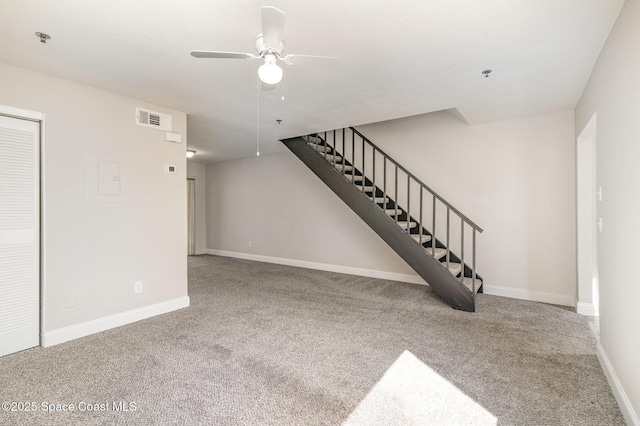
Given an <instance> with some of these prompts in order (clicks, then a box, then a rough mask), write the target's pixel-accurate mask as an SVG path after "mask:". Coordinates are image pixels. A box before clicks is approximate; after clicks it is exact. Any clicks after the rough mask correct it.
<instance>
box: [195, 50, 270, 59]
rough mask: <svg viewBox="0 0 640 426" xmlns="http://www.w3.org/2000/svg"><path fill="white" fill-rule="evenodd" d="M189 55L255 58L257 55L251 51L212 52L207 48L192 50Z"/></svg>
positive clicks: (220, 57)
mask: <svg viewBox="0 0 640 426" xmlns="http://www.w3.org/2000/svg"><path fill="white" fill-rule="evenodd" d="M191 56H193V57H195V58H217V59H257V58H259V56H256V55H253V54H251V53H238V52H214V51H209V50H192V51H191Z"/></svg>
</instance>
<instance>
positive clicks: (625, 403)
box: [597, 339, 640, 426]
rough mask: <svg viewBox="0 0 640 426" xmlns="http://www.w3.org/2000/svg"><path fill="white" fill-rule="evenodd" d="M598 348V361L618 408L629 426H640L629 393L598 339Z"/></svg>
mask: <svg viewBox="0 0 640 426" xmlns="http://www.w3.org/2000/svg"><path fill="white" fill-rule="evenodd" d="M597 347H598V352H597V355H598V360H599V361H600V365H601V366H602V370H604V375H605V376H606V377H607V380H608V381H609V386H611V392H613V396H614V397H615V398H616V401H617V402H618V406H619V407H620V411H621V412H622V415H623V416H624V419H625V421H626V422H627V424H628V425H629V426H640V420H638V414H637V413H636V412H635V410H634V409H633V406H632V405H631V401H629V397H628V396H627V393H626V392H625V391H624V388H623V387H622V384H621V383H620V379H618V375H617V374H616V370H614V368H613V365H611V361H609V357H608V356H607V353H606V352H605V351H604V348H603V347H602V345H601V344H600V340H599V339H597Z"/></svg>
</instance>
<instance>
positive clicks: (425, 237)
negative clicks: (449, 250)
mask: <svg viewBox="0 0 640 426" xmlns="http://www.w3.org/2000/svg"><path fill="white" fill-rule="evenodd" d="M411 238H413V239H414V240H415V241H417V242H418V243H426V242H428V241H431V235H427V234H422V241H420V234H411ZM436 253H437V252H436Z"/></svg>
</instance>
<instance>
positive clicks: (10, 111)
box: [0, 105, 44, 121]
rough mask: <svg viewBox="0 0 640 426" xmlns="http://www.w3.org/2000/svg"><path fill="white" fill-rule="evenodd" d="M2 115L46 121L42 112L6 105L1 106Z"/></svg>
mask: <svg viewBox="0 0 640 426" xmlns="http://www.w3.org/2000/svg"><path fill="white" fill-rule="evenodd" d="M0 114H5V115H11V116H13V117H18V118H28V119H30V120H39V121H42V119H44V114H43V113H41V112H37V111H30V110H28V109H20V108H14V107H10V106H6V105H0Z"/></svg>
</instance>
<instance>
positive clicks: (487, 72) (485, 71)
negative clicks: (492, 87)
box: [482, 70, 493, 78]
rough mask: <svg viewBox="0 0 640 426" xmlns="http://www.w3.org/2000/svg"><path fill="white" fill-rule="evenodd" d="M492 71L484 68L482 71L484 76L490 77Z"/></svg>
mask: <svg viewBox="0 0 640 426" xmlns="http://www.w3.org/2000/svg"><path fill="white" fill-rule="evenodd" d="M492 71H493V70H484V71H482V75H484V78H488V77H489V74H491V72H492Z"/></svg>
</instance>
